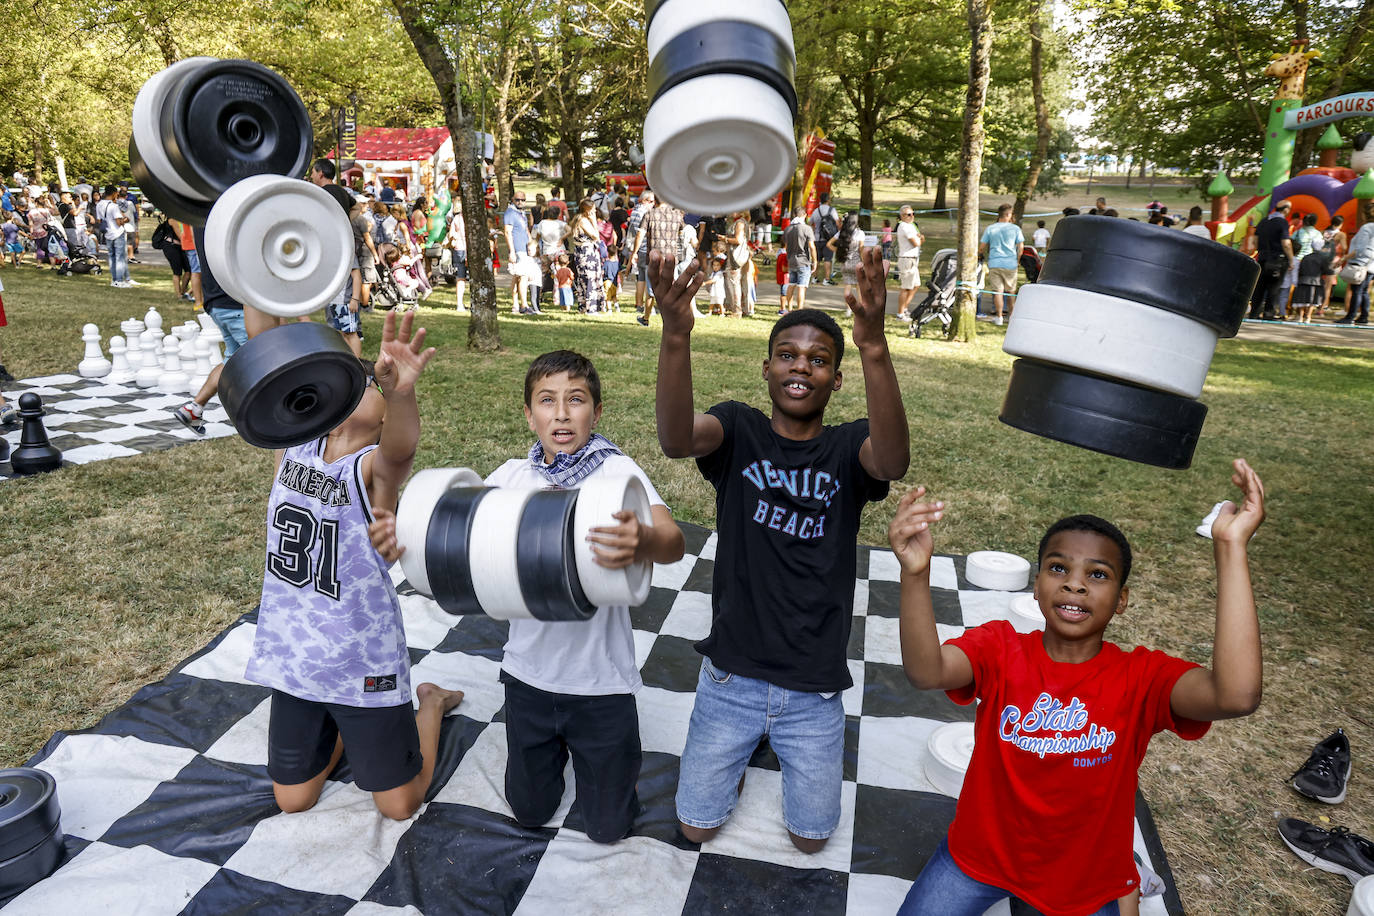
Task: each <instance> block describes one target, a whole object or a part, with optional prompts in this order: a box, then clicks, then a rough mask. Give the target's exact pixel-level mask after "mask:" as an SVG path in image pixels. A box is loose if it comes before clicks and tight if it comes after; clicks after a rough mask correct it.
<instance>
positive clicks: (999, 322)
mask: <svg viewBox="0 0 1374 916" xmlns="http://www.w3.org/2000/svg"><path fill="white" fill-rule="evenodd" d="M992 323H993V324H995V325H997V326H998V327H1001V326H1002V316H1001V315H998V316H997V317H996V318H994V319H993V320H992Z"/></svg>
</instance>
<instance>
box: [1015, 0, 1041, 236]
mask: <svg viewBox="0 0 1374 916" xmlns="http://www.w3.org/2000/svg"><path fill="white" fill-rule="evenodd" d="M1042 2H1043V0H1031V3H1030V6H1029V8H1028V11H1027V15H1028V16H1029V17H1030V65H1031V97H1032V98H1033V99H1034V100H1035V152H1034V153H1033V154H1032V155H1031V160H1030V165H1029V166H1028V167H1027V168H1026V180H1025V182H1023V183H1022V185H1021V190H1020V191H1018V192H1017V193H1016V203H1015V204H1013V209H1012V217H1011V218H1012V222H1015V223H1020V222H1021V218H1022V217H1023V216H1025V215H1026V202H1027V201H1029V200H1030V199H1031V198H1032V197H1033V196H1034V195H1035V186H1036V185H1037V184H1039V183H1040V172H1041V170H1042V169H1044V167H1045V157H1046V156H1047V155H1049V151H1050V109H1049V106H1048V105H1046V104H1045V80H1044V63H1043V39H1042V37H1041V36H1042V32H1041V29H1042V25H1043V21H1042V20H1043V18H1044V17H1043V15H1042V9H1041V5H1042Z"/></svg>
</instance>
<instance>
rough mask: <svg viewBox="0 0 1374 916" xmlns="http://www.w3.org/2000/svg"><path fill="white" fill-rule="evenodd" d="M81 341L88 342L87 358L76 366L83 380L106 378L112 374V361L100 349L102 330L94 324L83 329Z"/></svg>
mask: <svg viewBox="0 0 1374 916" xmlns="http://www.w3.org/2000/svg"><path fill="white" fill-rule="evenodd" d="M81 339H82V340H84V341H85V342H86V356H85V358H84V359H82V360H81V362H80V363H78V364H77V366H76V371H77V374H79V375H80V376H81V377H82V378H104V377H105V376H107V375H109V374H110V361H109V360H108V359H106V358H105V354H104V352H102V351H101V349H100V328H98V327H96V326H95V325H93V324H88V325H85V326H84V327H82V328H81Z"/></svg>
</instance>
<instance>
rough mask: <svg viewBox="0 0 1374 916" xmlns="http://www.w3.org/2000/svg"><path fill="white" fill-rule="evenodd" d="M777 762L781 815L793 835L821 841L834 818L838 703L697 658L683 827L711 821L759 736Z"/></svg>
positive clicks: (840, 736) (681, 797)
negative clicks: (724, 669) (698, 669)
mask: <svg viewBox="0 0 1374 916" xmlns="http://www.w3.org/2000/svg"><path fill="white" fill-rule="evenodd" d="M764 735H767V736H768V743H769V745H771V746H772V748H773V752H774V753H775V754H777V755H778V762H779V763H780V764H782V818H783V823H784V824H785V825H786V827H787V829H788V830H789V831H790V832H791V833H792V834H793V835H794V836H799V837H803V838H806V839H812V840H821V839H825V838H827V837H829V836H830V835H831V834H832V833H834V832H835V828H836V827H838V826H839V823H840V788H841V783H842V781H843V778H844V704H843V702H842V701H841V700H840V695H839V694H838V693H833V694H831V695H830V696H828V697H826V696H822V695H821V694H819V693H803V692H801V691H797V690H787V689H785V688H783V687H778V686H775V685H773V684H770V683H768V682H767V681H762V680H758V679H756V678H752V677H744V676H743V675H739V674H731V673H729V672H727V671H722V670H721V669H719V668H717V667H716V666H715V665H713V664H711V660H710V659H709V658H706V659H702V662H701V673H700V674H699V675H698V676H697V696H696V703H695V704H694V705H693V707H692V721H691V724H690V725H689V726H688V728H687V747H686V749H685V750H684V751H683V752H682V764H681V769H680V771H679V776H678V784H677V817H678V820H680V821H682V823H684V824H686V825H687V826H689V827H698V828H701V829H704V830H708V829H711V828H713V827H719V826H720V825H721V824H723V823H725V821H726V820H728V819H729V817H730V814H731V812H733V811H734V810H735V802H736V801H737V800H738V795H737V791H736V790H737V787H738V786H739V780H740V776H742V775H743V774H744V768H745V767H746V766H748V765H749V758H750V756H752V755H753V753H754V748H756V747H757V746H758V743H759V739H760V738H762V737H763V736H764Z"/></svg>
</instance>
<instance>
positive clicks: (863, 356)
mask: <svg viewBox="0 0 1374 916" xmlns="http://www.w3.org/2000/svg"><path fill="white" fill-rule="evenodd" d="M857 279H858V284H857V285H858V289H859V297H858V298H857V299H856V298H855V297H854V294H853V293H848V294H846V296H845V302H846V303H847V304H848V305H849V309H850V311H852V312H853V313H854V345H855V346H856V347H858V348H859V359H860V361H861V362H862V363H863V367H864V392H865V394H866V396H867V398H868V439H867V441H865V442H864V444H863V447H862V448H861V449H860V450H859V461H860V462H862V463H863V466H864V470H866V471H868V473H870V474H872V475H873V476H874V477H876V478H878V479H879V480H898V479H899V478H901V477H902V475H904V474H905V473H906V470H907V468H908V467H909V466H910V464H911V441H910V436H909V434H908V432H907V422H906V410H905V409H904V408H903V407H902V392H901V390H900V388H899V387H898V385H897V370H896V369H895V368H893V365H892V354H891V353H889V352H888V349H887V332H886V329H885V325H886V322H887V275H886V273H885V271H884V270H883V253H882V252H881V251H880V250H878V249H877V248H866V249H864V251H863V253H862V254H861V255H860V261H859V269H858V275H857Z"/></svg>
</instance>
